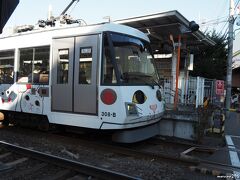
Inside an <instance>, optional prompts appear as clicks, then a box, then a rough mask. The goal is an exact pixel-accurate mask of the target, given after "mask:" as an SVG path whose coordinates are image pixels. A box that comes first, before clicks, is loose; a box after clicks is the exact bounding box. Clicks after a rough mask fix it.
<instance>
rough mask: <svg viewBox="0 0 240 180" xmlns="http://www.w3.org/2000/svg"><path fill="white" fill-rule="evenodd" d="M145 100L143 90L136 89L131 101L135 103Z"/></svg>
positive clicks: (141, 102)
mask: <svg viewBox="0 0 240 180" xmlns="http://www.w3.org/2000/svg"><path fill="white" fill-rule="evenodd" d="M146 100H147V97H146V96H145V94H144V92H142V91H141V90H138V91H136V92H135V93H134V95H133V98H132V102H133V103H135V104H143V103H144V102H145V101H146Z"/></svg>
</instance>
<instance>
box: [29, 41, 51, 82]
mask: <svg viewBox="0 0 240 180" xmlns="http://www.w3.org/2000/svg"><path fill="white" fill-rule="evenodd" d="M49 54H50V47H49V46H45V47H38V48H35V56H34V61H33V84H48V82H49Z"/></svg>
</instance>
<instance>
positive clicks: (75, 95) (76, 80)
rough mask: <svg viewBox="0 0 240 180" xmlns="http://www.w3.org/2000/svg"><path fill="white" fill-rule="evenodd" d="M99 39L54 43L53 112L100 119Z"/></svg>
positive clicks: (66, 40)
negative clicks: (88, 115)
mask: <svg viewBox="0 0 240 180" xmlns="http://www.w3.org/2000/svg"><path fill="white" fill-rule="evenodd" d="M98 37H99V36H98V35H89V36H79V37H71V38H63V39H54V40H53V74H52V110H53V111H63V112H73V113H81V114H92V115H97V53H98Z"/></svg>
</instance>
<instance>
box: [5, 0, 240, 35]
mask: <svg viewBox="0 0 240 180" xmlns="http://www.w3.org/2000/svg"><path fill="white" fill-rule="evenodd" d="M229 1H230V0H201V1H196V0H168V1H166V0H119V1H117V0H115V1H114V0H80V1H79V2H78V3H77V4H76V5H73V6H72V7H71V8H70V9H69V11H68V12H67V13H68V14H70V15H71V16H73V17H74V18H76V19H84V20H85V21H86V22H87V24H92V23H99V22H104V21H106V19H103V17H105V16H110V17H111V20H119V19H124V18H129V17H136V16H142V15H148V14H154V13H161V12H166V11H171V10H178V11H179V12H180V13H181V14H182V15H183V16H185V17H186V18H187V19H188V20H189V21H192V20H195V21H196V22H197V23H199V24H200V27H201V29H206V28H208V29H209V30H212V29H213V28H215V29H217V30H218V31H224V30H225V29H226V27H227V25H226V20H227V17H228V13H229ZM237 1H238V0H235V2H237ZM70 2H71V0H39V1H36V0H35V1H33V0H20V3H19V5H18V6H17V8H16V10H15V12H14V13H13V15H12V16H11V18H10V19H9V21H8V23H7V24H6V26H5V27H14V26H17V25H26V24H27V25H34V24H36V23H37V22H38V20H39V19H46V18H47V12H48V7H49V5H51V6H52V9H53V15H54V16H58V15H60V13H61V12H62V11H63V10H64V9H65V7H66V6H67V5H68V4H69V3H70ZM73 7H74V8H73ZM219 18H220V19H219ZM213 19H214V20H215V21H214V22H216V19H219V24H218V25H217V24H214V25H213V24H212V21H211V20H213ZM209 21H210V22H209ZM220 21H224V22H220ZM203 22H208V24H207V26H206V25H205V26H204V25H203V24H202V23H203Z"/></svg>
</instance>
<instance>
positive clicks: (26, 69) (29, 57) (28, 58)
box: [17, 48, 33, 83]
mask: <svg viewBox="0 0 240 180" xmlns="http://www.w3.org/2000/svg"><path fill="white" fill-rule="evenodd" d="M19 54H20V61H19V63H20V64H19V70H18V77H17V79H18V81H17V82H18V83H31V82H30V79H31V78H32V61H33V48H28V49H19Z"/></svg>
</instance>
